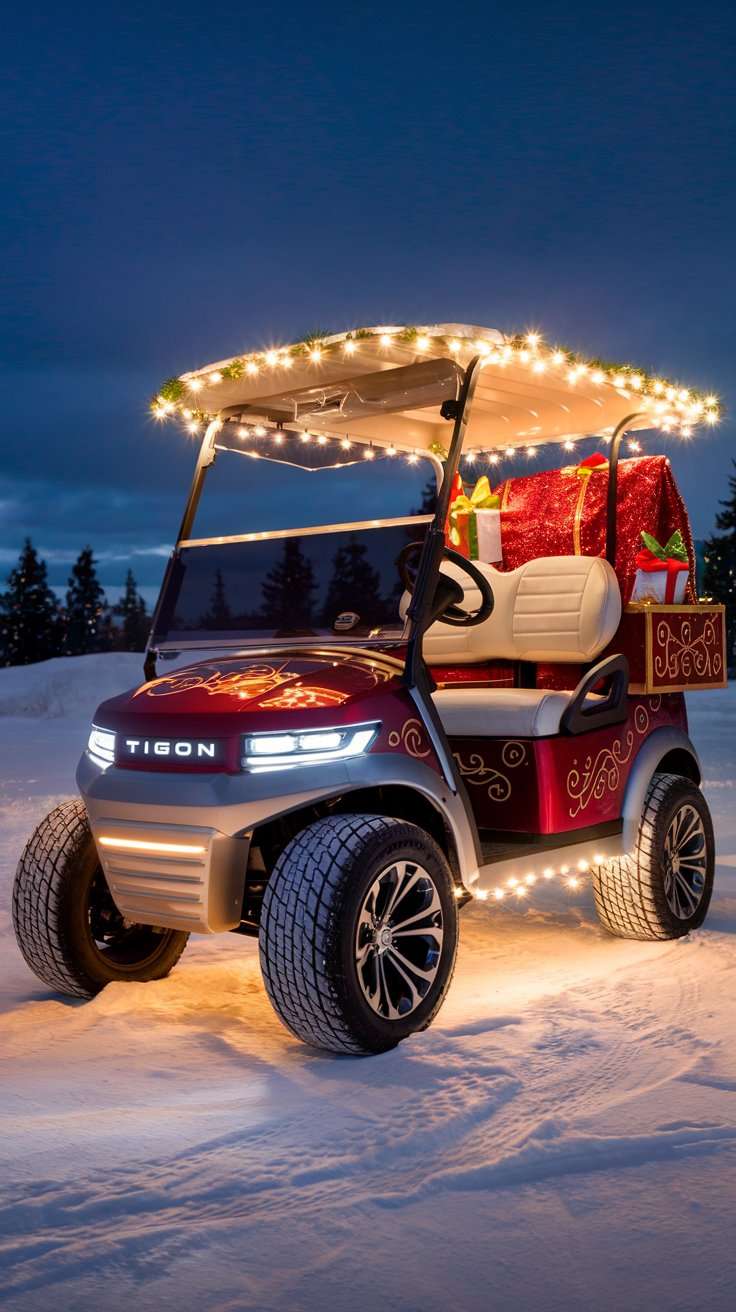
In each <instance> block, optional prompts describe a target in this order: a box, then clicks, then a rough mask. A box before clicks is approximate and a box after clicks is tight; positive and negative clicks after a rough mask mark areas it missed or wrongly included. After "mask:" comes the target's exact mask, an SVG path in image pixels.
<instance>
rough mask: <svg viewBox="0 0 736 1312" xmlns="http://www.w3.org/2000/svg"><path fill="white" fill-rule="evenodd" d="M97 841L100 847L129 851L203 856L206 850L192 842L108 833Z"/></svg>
mask: <svg viewBox="0 0 736 1312" xmlns="http://www.w3.org/2000/svg"><path fill="white" fill-rule="evenodd" d="M97 842H98V843H99V845H100V847H112V848H121V849H122V850H123V851H130V852H167V853H169V854H170V855H174V856H204V854H205V852H206V851H207V848H206V847H199V846H195V845H194V844H192V843H157V842H154V841H153V840H150V839H147V838H146V839H142V838H116V837H114V836H112V835H108V834H103V835H101V836H100V837H99V838H98V839H97Z"/></svg>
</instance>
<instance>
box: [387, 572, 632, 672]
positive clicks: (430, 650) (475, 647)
mask: <svg viewBox="0 0 736 1312" xmlns="http://www.w3.org/2000/svg"><path fill="white" fill-rule="evenodd" d="M473 563H474V565H476V566H477V567H478V569H479V570H480V571H481V572H482V573H483V574H485V575H486V577H487V578H488V580H489V582H490V584H491V587H492V588H493V595H494V598H495V605H494V608H493V613H492V614H491V615H490V616H489V617H488V619H487V620H485V621H484V622H483V623H482V624H477V625H475V626H474V627H473V628H456V627H455V626H454V625H451V624H444V623H443V622H442V621H441V620H439V621H437V622H436V623H435V624H432V625H431V626H430V628H429V629H428V630H427V632H426V634H425V636H424V658H425V660H426V661H427V663H428V664H429V665H445V664H454V663H456V662H457V663H462V664H468V663H470V662H472V661H482V660H493V659H498V660H513V661H569V662H576V661H590V660H592V659H593V658H594V657H595V656H597V655H598V654H599V653H600V652H601V651H603V649H604V648H605V647H607V646H608V643H609V642H610V641H611V639H612V638H613V635H614V634H615V632H616V630H617V628H618V626H619V622H620V620H621V593H620V590H619V586H618V580H617V578H616V575H615V573H614V571H613V569H612V568H611V566H610V565H609V564H608V561H606V560H603V558H602V557H601V556H541V557H540V558H539V559H537V560H529V561H527V562H526V564H525V565H520V566H519V568H518V569H514V570H509V571H508V572H506V573H504V572H502V571H501V570H497V569H494V568H493V566H492V565H484V564H482V563H481V562H480V561H474V562H473ZM442 571H443V573H445V574H449V575H450V576H451V577H452V578H454V579H457V580H458V582H459V583H462V585H463V588H464V589H465V601H464V605H465V607H466V609H472V608H474V607H477V606H478V605H479V604H480V594H479V592H478V589H477V588H476V587H475V586H474V585H473V584H472V582H471V581H470V579H469V578H468V575H467V574H465V573H464V571H463V570H461V569H460V568H459V566H457V565H454V564H453V563H452V561H443V563H442ZM402 609H404V607H403V604H402Z"/></svg>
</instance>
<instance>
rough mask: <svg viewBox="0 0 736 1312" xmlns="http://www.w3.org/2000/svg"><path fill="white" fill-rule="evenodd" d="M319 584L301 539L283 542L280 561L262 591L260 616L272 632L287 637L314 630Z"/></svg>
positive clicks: (266, 580) (268, 576)
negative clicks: (316, 594)
mask: <svg viewBox="0 0 736 1312" xmlns="http://www.w3.org/2000/svg"><path fill="white" fill-rule="evenodd" d="M315 590H316V584H315V581H314V570H313V568H312V565H311V562H310V561H308V560H307V558H306V556H305V555H304V552H303V551H302V548H301V545H300V543H299V539H298V538H284V546H283V551H282V555H281V560H280V561H279V562H278V564H276V565H274V567H273V569H272V570H271V571H270V573H268V574H267V575H266V577H265V579H264V581H263V586H262V588H261V613H262V616H263V622H264V624H265V625H266V626H267V627H268V628H269V629H274V630H275V631H276V632H277V633H279V634H282V635H284V636H287V635H289V634H294V633H299V632H303V631H304V630H307V631H309V630H311V629H312V627H313V624H314V621H313V619H312V608H313V606H314V593H315Z"/></svg>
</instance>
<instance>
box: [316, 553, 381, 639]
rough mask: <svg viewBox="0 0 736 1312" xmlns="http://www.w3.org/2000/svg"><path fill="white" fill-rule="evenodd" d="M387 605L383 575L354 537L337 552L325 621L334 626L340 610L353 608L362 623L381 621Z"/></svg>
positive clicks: (371, 623)
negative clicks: (383, 597)
mask: <svg viewBox="0 0 736 1312" xmlns="http://www.w3.org/2000/svg"><path fill="white" fill-rule="evenodd" d="M384 609H385V607H384V605H383V601H382V598H381V576H380V574H379V573H378V570H376V569H374V568H373V566H372V565H371V563H370V561H369V560H368V559H367V555H366V547H365V544H364V543H363V542H358V540H357V538H354V537H351V538H350V540H349V542H348V543H347V546H344V547H340V548H339V549H338V551H336V552H335V557H334V560H333V562H332V578H331V580H330V585H329V587H328V589H327V597H326V599H325V607H324V612H323V617H322V618H323V623H324V624H325V625H326V626H327V627H329V628H331V627H332V625H333V624H334V622H335V620H336V618H337V616H338V615H339V614H340V612H341V611H345V610H352V611H355V613H356V614H357V615H359V616H360V622H361V626H365V625H369V626H370V625H373V624H379V623H381V622H382V617H383V611H384Z"/></svg>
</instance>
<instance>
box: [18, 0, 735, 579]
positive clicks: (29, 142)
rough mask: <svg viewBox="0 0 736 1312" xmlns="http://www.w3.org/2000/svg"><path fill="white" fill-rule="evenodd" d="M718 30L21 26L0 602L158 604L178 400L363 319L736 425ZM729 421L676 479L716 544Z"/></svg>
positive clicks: (497, 21)
mask: <svg viewBox="0 0 736 1312" xmlns="http://www.w3.org/2000/svg"><path fill="white" fill-rule="evenodd" d="M735 38H736V18H735V17H734V7H733V6H732V5H731V4H727V3H722V4H709V3H707V2H706V3H704V4H700V5H697V6H695V5H692V4H680V3H672V2H669V3H658V4H648V5H646V4H645V5H643V6H639V5H637V6H628V5H626V4H623V5H622V4H617V5H610V6H595V5H590V4H585V5H583V4H572V5H571V4H566V3H564V0H563V2H561V3H555V4H554V5H548V4H541V5H537V4H533V3H531V4H525V5H522V6H517V5H511V4H506V5H496V4H493V3H485V4H482V5H481V4H479V5H475V4H463V3H460V4H455V5H451V6H446V5H442V6H440V5H433V4H425V5H421V6H420V5H416V4H403V5H402V4H398V5H396V4H395V5H386V6H384V7H379V6H376V5H364V4H360V3H354V2H352V0H348V2H346V3H344V4H342V5H339V6H333V5H320V4H317V5H306V4H300V5H296V4H291V3H287V2H285V0H282V3H281V4H279V5H278V6H276V7H274V8H273V9H272V10H270V9H267V8H261V7H260V6H254V7H250V6H248V5H244V4H238V5H229V4H221V3H217V0H213V2H211V3H209V4H207V5H201V4H200V5H197V6H193V5H187V4H180V5H168V4H162V3H154V4H150V3H149V4H145V5H144V4H135V3H128V4H125V5H124V6H115V7H113V6H110V7H108V6H92V5H89V6H87V5H79V4H78V5H71V6H66V5H64V6H61V5H57V4H54V5H53V6H52V5H46V4H35V5H14V6H12V7H11V8H10V9H9V10H8V11H7V12H6V18H5V25H4V31H3V46H4V50H3V55H4V63H5V72H4V76H3V79H2V84H1V85H0V102H1V108H2V123H3V129H2V131H3V144H2V173H3V174H4V185H3V203H2V205H0V242H1V245H2V250H3V253H4V260H3V263H4V266H5V268H4V273H3V283H4V291H3V313H2V322H1V324H0V335H1V338H2V342H1V346H0V358H1V359H2V362H3V363H2V369H3V373H4V380H3V383H4V385H3V398H4V411H5V414H4V419H3V422H2V456H3V459H2V466H1V467H0V575H2V576H4V575H5V573H6V572H7V570H8V569H9V568H10V565H11V564H12V563H13V561H14V560H15V558H16V556H17V553H18V550H19V547H20V545H21V541H22V539H23V537H24V535H26V534H30V535H31V536H32V538H33V540H34V541H35V542H36V543H37V545H38V546H39V547H40V548H41V549H42V550H43V552H44V554H45V556H46V558H47V560H48V561H49V565H50V573H51V579H52V582H53V583H54V584H55V585H60V584H63V583H64V582H65V580H66V576H67V574H68V571H69V565H70V563H71V562H72V560H73V558H74V557H75V556H76V554H77V552H78V550H79V548H80V547H81V546H83V545H84V544H85V543H86V542H90V543H91V544H92V546H93V547H94V548H95V551H96V553H97V555H98V557H99V559H100V573H101V577H102V580H103V582H104V583H105V585H106V587H107V588H108V590H109V593H110V594H112V595H113V596H114V595H115V594H116V592H117V590H118V588H119V586H120V584H121V582H122V578H123V576H124V573H125V570H126V568H127V566H128V564H132V566H133V569H134V571H135V573H136V575H137V577H138V578H139V581H140V582H141V583H142V584H144V585H146V587H147V588H151V589H152V588H153V587H154V585H155V584H156V582H157V579H158V577H159V575H160V571H161V568H162V565H163V559H164V555H165V553H166V552H167V551H168V548H169V546H170V543H171V539H172V537H173V535H174V534H175V531H176V527H177V524H178V517H179V513H180V508H181V503H182V499H183V496H184V492H185V489H186V486H187V483H188V479H189V475H190V471H191V466H192V462H193V459H194V448H193V446H192V445H191V439H188V438H186V437H185V436H182V434H181V432H180V430H179V428H178V426H177V425H175V424H170V425H165V426H163V427H158V426H156V425H155V424H154V423H153V422H152V421H151V420H150V419H149V417H148V413H147V402H148V399H149V397H150V395H151V393H152V392H153V391H154V390H155V389H156V388H157V386H158V385H159V383H160V382H161V381H162V380H163V379H164V378H166V377H168V376H169V375H171V374H174V373H179V372H181V371H183V370H185V369H189V368H193V367H195V366H197V365H199V364H203V363H206V362H208V361H210V360H215V359H218V358H223V357H225V356H230V355H232V354H234V353H236V352H239V351H242V350H244V349H246V348H248V347H261V346H265V345H271V344H274V343H285V342H288V341H291V340H293V339H294V338H296V337H299V336H301V335H303V334H304V333H306V332H309V331H312V330H324V331H329V330H333V331H334V330H339V329H342V328H350V327H352V326H355V325H356V324H370V323H418V322H438V321H440V322H441V321H455V322H466V323H476V324H483V325H487V326H489V327H498V328H501V329H504V330H506V331H514V330H518V329H525V328H526V329H528V328H532V327H534V328H538V329H540V330H541V331H542V332H543V333H544V335H545V338H546V339H547V340H549V341H550V342H559V343H562V344H564V345H566V346H571V347H573V348H578V349H581V350H583V351H584V352H585V353H586V354H588V355H598V356H601V357H604V358H608V359H620V360H631V361H633V362H635V363H637V364H639V365H641V366H644V367H650V368H652V369H653V370H656V371H661V372H662V373H666V374H667V375H669V376H671V377H675V378H679V379H681V380H682V382H683V383H684V384H686V385H693V386H700V387H702V388H704V389H706V390H709V391H711V390H712V391H714V392H717V393H718V394H719V395H720V396H722V397H723V399H724V401H725V403H726V405H727V406H730V407H731V410H732V411H734V408H735V407H736V386H735V385H734V384H735V379H734V368H733V359H734V347H735V345H736V343H735V338H736V328H735V325H736V316H735V314H734V306H735V304H736V276H735V274H734V253H733V252H734V239H735V236H736V170H735V167H734V154H735V151H734V146H735V144H736V143H735V130H736V83H735V81H734V67H736V63H735V55H736V40H735ZM733 437H734V423H733V420H731V421H729V420H728V419H727V420H726V422H724V423H723V424H722V425H721V426H720V427H719V428H718V429H717V430H715V432H713V431H708V432H707V433H705V434H703V436H702V439H701V441H699V442H695V443H693V444H690V445H689V446H687V445H684V444H683V443H681V442H679V441H678V440H677V439H671V438H670V439H659V438H656V439H655V438H654V437H653V436H652V437H651V438H648V439H647V440H646V449H647V450H650V451H651V450H657V449H660V450H667V451H668V452H670V453H671V455H672V459H673V464H674V468H675V472H676V474H677V476H678V478H679V480H680V483H681V486H682V488H683V491H684V493H685V495H686V498H687V501H688V504H689V508H690V512H691V516H692V520H693V527H694V530H695V532H696V534H697V535H700V536H702V535H703V534H705V533H707V532H709V531H710V530H711V528H712V526H713V519H714V513H715V509H716V501H717V498H718V496H719V495H720V494H721V493H722V491H723V489H724V487H725V481H726V477H727V475H728V473H729V469H730V456H731V453H732V450H733V445H732V444H733Z"/></svg>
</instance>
